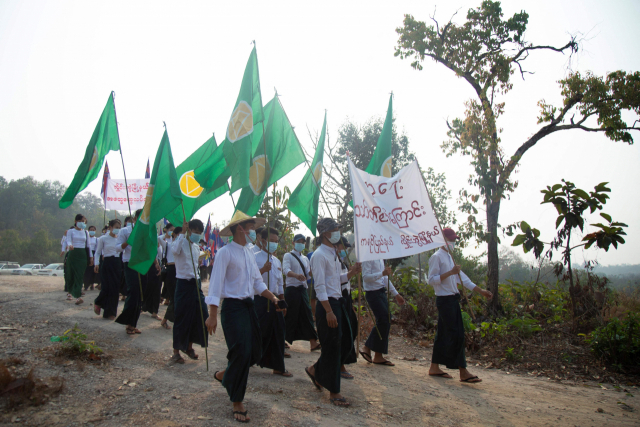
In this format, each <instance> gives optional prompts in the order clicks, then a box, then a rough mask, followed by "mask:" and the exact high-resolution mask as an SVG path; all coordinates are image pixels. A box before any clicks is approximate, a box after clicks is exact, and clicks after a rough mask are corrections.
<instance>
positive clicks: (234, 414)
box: [233, 411, 251, 423]
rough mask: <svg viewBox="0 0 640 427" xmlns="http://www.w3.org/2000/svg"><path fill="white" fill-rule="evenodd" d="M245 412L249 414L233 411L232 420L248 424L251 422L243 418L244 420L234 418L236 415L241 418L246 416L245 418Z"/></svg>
mask: <svg viewBox="0 0 640 427" xmlns="http://www.w3.org/2000/svg"><path fill="white" fill-rule="evenodd" d="M247 412H249V411H244V412H240V411H233V419H234V420H236V421H237V422H239V423H248V422H249V421H251V420H248V419H246V418H245V419H244V420H241V419H239V418H236V414H238V415H242V416H243V417H246V416H247Z"/></svg>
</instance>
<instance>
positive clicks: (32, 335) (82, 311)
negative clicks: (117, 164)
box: [0, 276, 640, 427]
mask: <svg viewBox="0 0 640 427" xmlns="http://www.w3.org/2000/svg"><path fill="white" fill-rule="evenodd" d="M205 285H206V283H205ZM62 287H63V282H62V278H55V277H13V276H0V327H4V328H15V329H2V330H0V358H3V359H5V358H8V357H17V358H19V359H21V360H23V361H24V362H25V364H24V365H19V366H17V367H14V368H11V369H14V370H15V372H16V373H20V372H24V371H26V370H28V369H30V368H31V367H33V368H34V369H35V373H36V376H38V377H40V378H44V377H49V376H54V375H61V376H63V377H64V378H65V387H64V389H63V391H62V393H61V394H60V395H58V396H56V397H54V398H53V399H52V400H51V401H50V402H49V403H47V404H45V405H43V406H38V407H26V408H25V407H19V408H17V409H12V410H8V409H7V408H5V407H2V408H3V413H2V414H1V415H0V424H1V425H17V424H22V425H47V426H76V425H94V426H120V425H131V426H139V425H154V426H165V427H168V426H221V425H238V424H236V423H235V422H234V421H233V420H232V419H231V410H230V404H229V400H228V397H227V394H226V391H225V390H224V389H223V388H222V387H221V385H220V384H219V383H217V382H216V381H214V380H213V372H215V371H216V370H219V369H222V368H224V366H225V365H226V346H225V343H224V338H223V335H222V331H221V330H220V331H219V332H218V333H217V335H216V336H214V338H213V339H212V340H211V342H210V346H209V366H210V369H209V371H208V372H207V371H206V367H205V362H204V360H201V361H197V362H194V361H190V360H189V359H186V360H187V362H186V364H185V365H182V366H174V367H169V366H168V365H167V361H168V359H169V357H170V355H171V347H172V346H171V343H172V335H171V331H166V330H164V329H162V328H161V327H160V322H159V321H157V320H153V319H151V318H150V317H149V316H148V314H146V313H143V314H142V315H141V319H140V323H139V328H140V329H141V330H142V332H143V333H142V334H141V335H135V336H127V335H126V334H125V332H124V327H122V326H121V325H118V324H115V323H113V322H109V321H106V320H103V319H102V318H101V317H97V316H95V314H94V313H93V308H92V306H91V305H90V303H92V300H93V298H95V296H97V291H89V292H88V293H87V296H86V298H85V304H83V305H82V306H76V305H74V304H73V303H72V302H69V301H65V294H64V293H63V292H62V291H61V289H62ZM205 292H206V290H205ZM121 308H122V303H121V305H120V309H121ZM162 312H164V307H161V315H162ZM75 323H78V324H79V326H80V328H81V329H82V330H83V331H84V332H85V333H87V334H88V336H89V338H90V339H93V340H95V341H96V344H98V345H99V346H100V347H102V348H103V349H104V351H105V353H106V354H107V355H109V356H110V357H111V359H110V360H109V361H108V362H106V363H104V364H100V363H81V362H80V363H78V362H74V361H69V360H64V359H61V358H56V357H54V356H53V353H54V350H55V348H56V347H57V346H59V344H55V343H51V342H50V337H51V336H53V335H60V334H62V332H64V331H65V330H66V329H68V328H70V327H72V326H73V325H74V324H75ZM196 351H197V353H198V354H199V355H200V357H201V359H204V350H203V349H201V348H197V349H196ZM290 352H291V354H292V356H293V357H292V358H291V359H287V360H286V366H287V369H288V370H289V371H290V372H292V373H293V374H294V377H293V378H289V379H287V378H282V377H276V376H273V375H272V374H271V372H270V370H266V369H260V368H257V367H254V368H252V369H251V374H250V377H249V389H248V391H247V396H246V404H247V408H248V410H249V414H250V416H251V417H252V422H251V424H250V425H254V426H337V425H348V426H351V425H353V426H358V425H362V426H392V425H408V426H412V425H415V426H425V425H426V426H440V425H447V426H448V425H452V426H456V425H471V426H473V425H483V426H484V425H492V426H511V425H527V426H529V425H554V426H555V425H579V426H609V425H610V426H627V425H628V426H632V425H638V424H640V412H639V410H640V396H639V394H640V393H639V390H637V389H630V390H628V392H629V393H625V392H624V391H622V390H621V389H615V388H614V387H613V386H611V385H607V384H603V385H602V386H600V385H597V384H595V383H594V384H581V385H572V384H565V383H560V382H556V381H551V380H548V379H542V378H530V377H527V376H518V375H508V374H506V373H504V372H501V371H496V370H492V369H482V368H479V367H475V366H474V364H475V363H474V362H473V361H472V362H471V363H470V366H471V368H472V372H474V373H476V374H478V375H479V376H480V377H481V378H483V380H484V382H482V383H481V384H479V385H469V384H462V383H460V382H459V381H457V380H456V379H454V380H444V379H436V378H430V377H428V376H427V369H428V363H427V361H428V360H430V356H431V353H430V350H429V349H425V348H422V347H418V346H409V345H407V344H405V342H404V340H403V338H402V337H401V336H393V337H392V340H391V354H390V357H391V358H392V360H393V361H394V362H395V363H396V366H395V367H392V368H388V367H382V366H373V365H368V364H366V363H364V361H362V359H359V361H358V363H357V364H356V365H355V366H352V367H350V371H351V373H352V374H354V375H355V380H353V381H346V380H345V381H343V382H342V392H343V394H344V395H345V396H347V397H348V398H349V400H350V401H351V402H352V406H351V408H348V409H341V408H335V407H333V406H331V405H330V404H329V401H328V393H327V392H326V391H325V392H318V391H316V390H315V388H314V387H313V386H312V384H311V382H310V381H309V379H308V378H307V377H306V375H305V373H304V371H303V369H304V367H305V366H307V365H310V364H311V363H312V362H313V361H315V360H316V359H317V357H318V354H317V353H310V352H309V349H308V345H307V346H305V345H303V343H301V342H298V343H295V344H294V345H293V348H292V349H291V351H290ZM403 356H408V357H414V356H415V357H417V359H418V360H417V361H404V360H399V359H398V358H399V357H403ZM423 358H424V359H423ZM471 368H470V369H471ZM452 374H454V376H455V372H452ZM125 381H126V382H127V383H128V384H126V385H125V384H124V382H125ZM631 394H633V396H631ZM618 402H624V403H626V404H627V405H628V407H627V408H626V410H625V408H623V407H622V405H620V404H619V403H618ZM598 408H600V410H601V411H602V412H598ZM630 408H632V409H633V410H632V411H629V409H630Z"/></svg>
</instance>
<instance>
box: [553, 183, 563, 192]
mask: <svg viewBox="0 0 640 427" xmlns="http://www.w3.org/2000/svg"><path fill="white" fill-rule="evenodd" d="M561 188H562V184H556V185H554V186H553V187H551V190H552V191H554V192H555V191H558V190H559V189H561Z"/></svg>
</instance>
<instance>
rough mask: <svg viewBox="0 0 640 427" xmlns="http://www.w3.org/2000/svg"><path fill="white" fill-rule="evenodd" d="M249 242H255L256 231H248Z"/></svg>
mask: <svg viewBox="0 0 640 427" xmlns="http://www.w3.org/2000/svg"><path fill="white" fill-rule="evenodd" d="M249 240H251V243H253V242H255V241H256V230H249Z"/></svg>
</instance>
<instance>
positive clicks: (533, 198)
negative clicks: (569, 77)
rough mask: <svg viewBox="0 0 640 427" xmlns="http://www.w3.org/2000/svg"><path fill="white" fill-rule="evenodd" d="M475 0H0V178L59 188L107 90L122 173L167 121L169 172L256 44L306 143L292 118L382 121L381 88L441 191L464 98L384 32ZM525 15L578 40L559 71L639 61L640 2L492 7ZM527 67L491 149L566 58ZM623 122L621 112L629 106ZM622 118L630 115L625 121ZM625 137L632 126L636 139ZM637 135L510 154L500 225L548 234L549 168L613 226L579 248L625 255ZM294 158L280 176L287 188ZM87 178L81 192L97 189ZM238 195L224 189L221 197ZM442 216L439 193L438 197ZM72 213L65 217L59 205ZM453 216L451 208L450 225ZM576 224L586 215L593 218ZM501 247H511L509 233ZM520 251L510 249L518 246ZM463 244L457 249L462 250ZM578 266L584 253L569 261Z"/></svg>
mask: <svg viewBox="0 0 640 427" xmlns="http://www.w3.org/2000/svg"><path fill="white" fill-rule="evenodd" d="M479 4H480V1H479V0H478V1H474V2H469V1H458V2H455V1H446V2H445V1H441V2H434V1H394V2H379V1H377V2H376V1H366V2H355V1H349V2H346V1H336V2H334V1H325V2H315V3H310V2H300V1H295V2H293V1H292V2H278V1H274V2H251V1H244V2H231V3H228V4H225V3H223V2H162V1H149V2H144V1H136V2H129V1H127V2H123V1H109V2H100V3H98V2H87V1H76V2H73V1H55V2H51V1H48V2H45V1H28V2H25V1H8V0H3V1H2V2H0V144H1V145H0V147H1V148H2V154H1V155H0V175H1V176H4V177H5V178H6V179H9V180H10V179H18V178H22V177H24V176H27V175H32V176H34V177H35V178H36V179H38V180H59V181H61V182H62V183H64V184H65V185H68V184H69V183H70V182H71V179H72V178H73V175H74V173H75V171H76V169H77V167H78V165H79V163H80V161H81V159H82V157H83V155H84V151H85V149H86V145H87V142H88V141H89V138H90V136H91V133H92V132H93V129H94V127H95V125H96V122H97V120H98V117H99V115H100V113H101V111H102V109H103V108H104V104H105V103H106V101H107V98H108V96H109V93H110V91H111V90H114V91H115V92H116V108H117V112H118V121H119V128H120V137H121V143H122V149H123V152H124V159H125V164H126V167H127V172H128V177H130V178H142V177H143V176H144V175H143V174H144V169H145V167H146V163H147V158H149V157H150V158H151V160H153V159H154V157H155V153H156V150H157V147H158V144H159V142H160V139H161V137H162V133H163V127H162V122H163V121H166V123H167V128H168V131H169V137H170V140H171V146H172V150H173V155H174V159H175V162H176V165H177V164H179V163H180V162H181V161H182V160H184V159H185V158H186V157H187V156H188V155H189V154H191V153H192V152H193V151H194V150H195V149H196V148H197V147H199V146H200V145H201V144H202V143H203V142H204V141H205V140H206V139H207V138H209V136H210V135H211V133H212V132H215V133H216V136H217V138H218V140H219V142H220V141H221V140H222V139H223V136H224V132H225V128H226V125H227V122H228V120H229V117H230V114H231V111H232V108H233V105H234V103H235V100H236V97H237V95H238V90H239V87H240V81H241V79H242V73H243V70H244V67H245V65H246V62H247V58H248V56H249V53H250V51H251V45H250V42H251V41H252V40H256V43H257V48H258V61H259V66H260V77H261V84H262V96H263V100H264V102H265V103H266V102H267V101H268V100H269V99H271V97H272V96H273V93H274V92H273V88H274V87H276V88H277V89H278V93H279V94H281V102H282V104H283V106H284V108H285V110H286V112H287V114H288V116H289V118H290V120H291V122H292V123H293V125H294V126H295V127H296V132H297V134H298V138H299V139H300V142H301V143H302V144H303V145H304V146H305V147H306V148H307V149H311V140H310V138H309V136H308V134H307V127H309V128H310V129H311V130H312V131H314V132H315V131H318V130H319V129H320V127H321V126H322V117H323V113H324V110H325V109H327V110H328V126H329V137H330V138H331V139H332V140H334V139H335V138H336V136H337V129H338V127H339V125H340V124H341V123H342V122H343V121H344V120H345V118H346V117H350V118H352V119H354V120H356V121H358V122H361V123H362V122H364V121H365V120H367V119H369V118H370V117H372V116H382V117H383V116H384V114H385V111H386V108H387V103H388V96H389V95H388V94H389V92H390V91H392V90H393V92H394V93H395V101H394V109H395V111H394V114H395V117H396V119H397V120H396V123H397V125H398V127H399V128H400V129H404V131H405V132H406V134H407V135H408V136H409V138H410V141H411V144H410V149H411V150H412V151H413V152H415V153H416V155H417V157H418V159H419V161H420V164H421V166H423V167H427V166H431V167H433V168H434V169H435V170H436V171H438V172H445V173H446V176H447V185H448V187H449V188H450V189H451V190H452V193H453V194H454V195H455V196H457V193H458V191H459V190H460V189H461V188H463V187H465V186H466V185H467V183H466V180H467V177H468V175H469V173H470V172H471V168H470V166H469V163H468V160H469V159H468V158H463V157H460V156H454V157H450V158H446V157H445V156H444V154H443V153H442V151H441V149H440V144H441V142H442V141H443V140H444V139H445V138H446V125H445V120H446V119H447V118H454V117H459V116H461V115H462V113H463V111H464V102H465V101H466V100H467V99H468V98H470V97H471V96H472V95H473V94H472V93H471V91H470V88H469V86H468V85H467V84H466V83H465V82H463V81H462V80H460V79H457V78H456V77H455V76H453V75H452V73H451V72H449V71H448V70H446V69H445V68H444V67H443V66H440V65H438V64H436V63H434V62H431V61H428V62H425V63H424V70H423V71H420V72H418V71H415V70H413V69H412V68H411V67H410V61H406V60H405V61H402V60H400V59H398V58H395V57H394V56H393V53H394V47H395V45H396V42H397V34H396V33H395V29H396V27H398V26H401V25H402V19H403V16H404V14H405V13H409V14H412V15H414V16H415V17H416V18H417V19H421V20H428V19H429V15H430V14H432V13H433V11H434V8H435V6H436V5H437V6H438V7H437V15H436V16H437V18H438V19H439V20H440V21H441V22H446V21H447V20H448V18H449V17H450V16H451V15H452V14H453V12H455V11H456V10H458V9H460V12H459V13H458V16H457V17H456V18H455V20H456V21H457V22H459V23H461V22H463V21H464V17H465V16H466V10H467V9H469V8H470V7H476V6H477V5H479ZM522 9H524V10H526V11H527V12H528V13H529V25H528V30H527V33H526V38H527V40H529V41H531V42H534V43H536V44H544V45H546V44H552V45H557V46H560V45H564V44H565V43H566V42H567V41H568V38H569V34H575V33H577V32H581V33H583V34H585V37H586V40H585V41H584V43H583V46H582V47H583V50H582V51H581V52H580V53H579V55H578V56H577V58H576V60H575V61H574V62H573V64H572V67H573V69H575V70H580V71H586V70H591V71H593V72H594V73H596V74H599V75H602V74H604V73H607V72H609V71H614V70H618V69H622V70H626V71H635V70H638V69H640V56H639V55H638V51H639V50H638V41H640V29H639V26H638V20H639V18H640V2H638V1H633V0H630V1H608V2H602V1H582V0H580V1H557V0H556V1H546V0H545V1H535V2H533V1H505V2H503V10H504V13H505V16H511V15H512V14H513V13H515V12H519V11H520V10H522ZM526 65H527V69H529V70H531V71H534V72H535V74H534V75H529V76H527V77H526V81H522V80H521V79H520V78H514V80H513V82H514V88H513V90H512V91H511V92H510V93H509V94H508V95H507V96H506V97H505V98H504V101H505V102H506V114H505V115H504V116H503V118H502V119H501V121H500V123H499V125H500V127H501V128H503V129H504V132H503V133H502V135H501V137H502V141H503V145H504V148H505V152H506V154H508V155H510V154H512V153H513V152H514V151H515V150H516V149H517V147H518V146H520V144H521V143H522V142H523V141H524V140H526V138H527V137H528V136H530V135H531V134H532V133H534V132H535V131H536V130H537V129H538V126H539V125H537V124H536V117H537V111H538V110H537V106H536V103H537V102H538V101H539V100H540V99H546V100H547V101H550V102H555V103H556V104H558V103H559V102H560V99H561V98H560V93H559V89H558V85H557V83H556V82H557V80H559V79H561V78H563V77H565V76H566V73H567V57H566V56H563V55H561V54H556V53H551V52H536V53H533V54H532V55H531V57H530V58H529V59H528V60H527V61H526ZM626 117H627V118H630V117H631V115H627V116H626ZM631 121H632V120H631ZM634 136H635V137H636V139H637V140H640V133H637V134H634ZM639 160H640V148H639V145H638V144H636V145H633V146H628V145H626V144H623V143H614V142H611V141H609V140H608V139H607V138H606V137H604V136H603V135H600V134H587V133H584V132H581V131H578V130H574V131H569V132H559V133H556V134H555V135H552V136H550V137H547V138H545V139H543V140H542V141H541V142H539V143H538V144H537V145H536V146H535V147H534V148H532V149H531V150H529V152H527V153H526V155H525V156H524V157H523V159H522V161H521V162H520V167H519V169H518V173H517V175H516V178H517V180H518V182H519V185H518V188H517V190H516V192H515V193H514V194H512V195H511V198H510V200H507V201H505V202H503V204H502V209H501V213H500V223H501V224H503V225H506V224H509V223H511V222H514V221H518V220H526V221H527V222H529V223H530V224H531V225H533V226H535V227H538V228H540V229H541V230H542V238H543V240H546V241H549V240H551V238H552V236H553V234H554V220H555V215H556V214H555V210H554V208H553V207H552V206H549V205H540V201H541V200H542V197H541V194H540V192H539V191H540V190H541V189H542V188H544V187H546V186H547V185H552V184H555V183H557V182H559V181H560V179H562V178H565V179H567V180H571V181H573V182H575V183H576V184H577V185H578V187H580V188H583V189H585V190H590V189H593V186H594V185H596V184H598V183H599V182H602V181H608V182H610V187H611V189H612V195H611V201H610V202H609V203H608V204H607V206H606V209H605V212H608V213H609V214H611V215H612V216H613V218H614V219H615V220H619V221H623V222H626V223H627V224H629V230H628V239H627V240H628V243H627V244H625V245H623V246H621V248H620V249H619V250H617V251H616V250H613V249H611V250H610V251H609V253H605V252H604V251H600V252H597V251H594V250H590V251H586V252H585V253H584V256H586V257H587V258H590V259H597V260H598V261H599V262H601V263H603V264H619V263H638V262H640V259H639V258H640V257H639V256H638V254H639V253H640V231H639V230H638V220H639V219H640V213H639V212H640V201H639V200H638V197H637V194H638V191H637V190H636V186H637V185H638V183H639V182H640V168H639V167H638V166H639V165H640V162H639ZM107 161H108V162H109V167H110V169H111V175H112V177H113V178H122V176H123V172H122V164H121V163H120V157H119V154H117V153H113V152H112V153H110V154H109V155H108V156H107ZM304 172H305V170H304V167H303V166H299V167H298V168H297V169H296V170H294V171H293V172H292V173H291V174H289V175H288V176H287V177H285V178H284V179H283V180H282V181H281V183H282V184H284V185H288V186H289V187H290V188H291V189H293V188H294V187H295V186H296V185H297V184H298V182H299V181H300V179H301V177H302V175H303V174H304ZM99 181H100V180H99V179H98V180H96V181H95V182H93V183H92V184H91V185H90V186H89V187H88V189H87V190H86V191H90V192H93V193H95V194H98V193H99V192H100V182H99ZM237 194H239V193H237ZM451 207H452V208H455V207H456V205H455V200H452V201H451ZM209 213H212V215H213V217H212V221H213V222H216V221H218V222H222V221H223V220H228V219H229V217H230V216H231V214H232V213H233V207H232V205H231V200H230V198H229V196H228V195H225V196H222V197H220V198H219V199H217V200H216V201H214V202H212V203H211V204H209V205H208V206H206V207H205V208H203V209H202V210H200V211H199V213H198V215H197V217H199V218H201V219H203V220H206V217H207V214H209ZM73 214H75V212H69V215H70V217H71V215H73ZM459 218H460V219H463V217H462V215H460V217H459ZM590 222H598V218H596V217H594V218H593V220H592V221H590ZM508 243H510V239H509V242H508ZM518 250H519V249H518ZM470 252H473V249H470ZM577 255H578V258H579V259H580V258H581V257H582V254H577Z"/></svg>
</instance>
